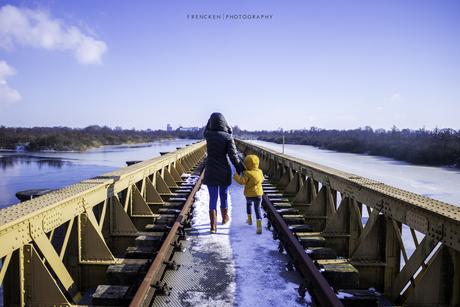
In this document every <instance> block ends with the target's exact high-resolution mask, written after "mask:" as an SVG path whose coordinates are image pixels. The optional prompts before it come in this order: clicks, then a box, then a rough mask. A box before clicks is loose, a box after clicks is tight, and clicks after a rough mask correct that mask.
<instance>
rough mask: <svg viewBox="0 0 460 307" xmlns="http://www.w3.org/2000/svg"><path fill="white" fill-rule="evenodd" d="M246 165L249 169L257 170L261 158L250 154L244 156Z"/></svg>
mask: <svg viewBox="0 0 460 307" xmlns="http://www.w3.org/2000/svg"><path fill="white" fill-rule="evenodd" d="M244 166H246V169H247V170H255V169H258V168H259V158H258V157H257V156H255V155H249V156H246V158H244Z"/></svg>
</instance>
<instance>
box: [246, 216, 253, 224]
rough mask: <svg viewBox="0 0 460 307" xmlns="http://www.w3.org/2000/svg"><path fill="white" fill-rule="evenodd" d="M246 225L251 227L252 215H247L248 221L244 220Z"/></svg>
mask: <svg viewBox="0 0 460 307" xmlns="http://www.w3.org/2000/svg"><path fill="white" fill-rule="evenodd" d="M246 224H248V225H252V215H251V214H248V219H247V220H246Z"/></svg>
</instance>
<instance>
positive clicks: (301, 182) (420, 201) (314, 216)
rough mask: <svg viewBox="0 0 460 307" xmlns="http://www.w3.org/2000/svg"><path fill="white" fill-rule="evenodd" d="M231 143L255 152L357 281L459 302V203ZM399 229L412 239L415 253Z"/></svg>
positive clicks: (407, 302) (403, 299)
mask: <svg viewBox="0 0 460 307" xmlns="http://www.w3.org/2000/svg"><path fill="white" fill-rule="evenodd" d="M236 144H237V147H238V150H239V151H241V152H242V153H244V154H245V155H248V154H255V155H257V156H258V157H259V159H260V168H261V169H262V170H263V172H264V174H267V175H269V177H270V181H271V182H272V184H274V185H275V186H276V187H277V189H278V190H279V191H281V192H282V193H283V197H285V198H287V199H289V200H290V203H291V205H292V206H293V207H295V208H297V209H298V210H299V212H301V213H302V215H303V218H304V220H305V223H307V224H310V225H311V226H313V228H314V231H316V232H318V233H320V235H321V236H323V237H325V238H326V247H330V248H333V249H334V250H336V251H337V253H338V256H340V257H343V258H345V259H347V261H348V262H349V263H351V264H352V265H353V266H354V267H355V268H356V269H358V271H359V287H360V288H362V289H369V288H374V289H376V290H378V291H380V292H382V293H384V295H385V297H386V298H387V299H388V300H389V301H391V302H392V303H394V304H396V305H404V306H439V305H442V306H457V305H458V304H460V208H459V207H456V206H453V205H450V204H447V203H443V202H441V201H437V200H434V199H431V198H428V197H424V196H421V195H417V194H414V193H411V192H408V191H404V190H401V189H398V188H395V187H391V186H389V185H386V184H384V183H381V182H377V181H374V180H371V179H367V178H364V177H361V176H357V175H354V174H349V173H346V172H342V171H339V170H336V169H332V168H329V167H327V166H323V165H319V164H316V163H313V162H309V161H306V160H302V159H298V158H295V157H292V156H288V155H285V154H281V153H279V152H276V151H273V150H270V149H267V148H264V147H261V146H257V145H255V144H252V143H250V142H246V141H242V140H236ZM363 210H364V212H365V214H364V219H363ZM366 213H367V214H366ZM366 215H367V221H366ZM363 221H364V222H363ZM403 232H404V233H406V232H407V233H410V235H409V238H412V240H413V246H415V250H414V252H413V253H412V254H410V253H408V252H407V249H408V248H407V246H406V245H407V239H403Z"/></svg>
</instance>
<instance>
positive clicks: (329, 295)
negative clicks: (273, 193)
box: [263, 194, 343, 307]
mask: <svg viewBox="0 0 460 307" xmlns="http://www.w3.org/2000/svg"><path fill="white" fill-rule="evenodd" d="M263 199H264V201H265V203H266V205H267V209H268V211H269V212H268V213H269V214H270V215H271V217H272V218H273V220H272V225H273V226H274V227H275V228H276V229H277V230H278V231H279V232H280V233H281V235H282V237H283V238H285V239H286V240H287V242H284V248H285V249H286V250H287V251H288V252H289V253H290V255H291V257H292V258H293V261H294V263H295V265H296V267H297V268H298V269H299V270H300V271H301V273H302V274H303V275H304V276H305V277H306V278H307V280H308V285H306V286H307V289H308V290H309V291H312V292H313V293H314V294H315V297H316V298H317V299H318V301H319V302H320V304H321V306H324V307H326V306H327V307H329V306H331V307H332V306H334V307H339V306H340V307H343V304H342V302H340V300H339V298H338V297H337V295H336V294H335V292H334V291H333V290H332V289H331V286H330V285H329V283H328V282H327V281H326V279H324V277H323V275H321V273H320V272H319V270H318V268H317V267H316V265H315V264H314V263H313V261H312V260H311V259H310V257H309V256H308V255H307V253H306V252H305V250H304V249H303V247H302V246H301V245H300V243H299V241H298V240H297V239H296V238H295V236H294V234H293V233H292V231H291V230H290V229H289V228H288V226H287V225H286V223H285V222H284V220H283V218H282V217H281V216H280V215H279V213H278V212H277V211H276V209H275V207H274V206H273V204H272V203H271V201H270V199H269V198H268V197H267V195H266V194H264V195H263Z"/></svg>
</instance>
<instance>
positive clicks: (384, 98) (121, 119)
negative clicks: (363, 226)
mask: <svg viewBox="0 0 460 307" xmlns="http://www.w3.org/2000/svg"><path fill="white" fill-rule="evenodd" d="M248 16H249V17H250V18H249V17H248ZM459 33H460V1H458V0H441V1H439V0H404V1H401V0H397V1H394V0H383V1H369V0H348V1H343V0H324V1H318V0H288V1H280V0H275V1H267V0H264V1H262V0H260V1H258V0H252V1H248V0H244V1H241V0H209V1H202V0H173V1H158V0H136V1H113V0H110V1H109V0H92V1H89V0H79V1H64V0H42V1H40V0H23V1H5V0H0V125H3V126H6V127H35V126H39V127H54V126H66V127H73V128H84V127H87V126H89V125H100V126H109V127H111V128H115V127H117V126H118V127H122V128H123V129H132V128H135V129H138V130H145V129H153V130H157V129H163V130H165V129H166V126H167V124H170V125H171V126H172V127H173V128H174V129H175V128H177V127H179V125H182V126H184V127H202V126H204V125H205V124H206V122H207V120H208V118H209V116H210V114H211V113H213V112H220V113H222V114H224V116H225V117H226V119H227V121H228V122H229V124H230V125H232V126H238V127H239V128H241V129H246V130H251V131H254V130H277V129H279V128H283V129H284V130H290V129H304V128H306V129H309V128H310V127H318V128H323V129H356V128H359V127H365V126H370V127H372V128H374V129H378V128H383V129H386V130H389V129H391V128H392V127H393V126H396V127H397V128H399V129H405V128H409V129H415V130H417V129H421V128H423V127H425V128H426V129H429V130H432V129H434V128H435V127H438V128H452V129H455V130H458V129H460V120H459V115H458V114H460V56H459V55H460V35H459Z"/></svg>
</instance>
